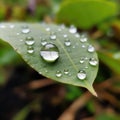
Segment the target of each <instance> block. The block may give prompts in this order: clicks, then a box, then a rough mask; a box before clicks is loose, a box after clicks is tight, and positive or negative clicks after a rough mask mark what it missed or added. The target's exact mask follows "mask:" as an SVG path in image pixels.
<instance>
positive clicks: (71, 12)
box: [57, 0, 117, 29]
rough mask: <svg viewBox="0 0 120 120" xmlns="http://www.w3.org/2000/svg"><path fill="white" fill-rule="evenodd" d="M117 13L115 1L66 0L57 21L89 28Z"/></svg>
mask: <svg viewBox="0 0 120 120" xmlns="http://www.w3.org/2000/svg"><path fill="white" fill-rule="evenodd" d="M116 14H117V5H116V4H115V2H110V1H105V0H102V1H101V0H75V1H71V0H70V1H69V0H67V1H64V2H63V4H62V5H61V8H60V10H59V11H58V13H57V22H59V23H61V22H64V23H66V24H74V25H76V26H77V27H79V28H81V29H89V28H91V27H93V26H95V25H97V24H99V23H100V22H103V21H105V20H107V19H109V18H111V17H113V16H115V15H116Z"/></svg>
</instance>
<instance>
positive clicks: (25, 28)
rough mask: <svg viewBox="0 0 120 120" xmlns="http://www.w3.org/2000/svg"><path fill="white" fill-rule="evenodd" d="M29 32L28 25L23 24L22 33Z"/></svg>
mask: <svg viewBox="0 0 120 120" xmlns="http://www.w3.org/2000/svg"><path fill="white" fill-rule="evenodd" d="M29 32H30V29H29V27H28V26H23V27H22V33H24V34H27V33H29Z"/></svg>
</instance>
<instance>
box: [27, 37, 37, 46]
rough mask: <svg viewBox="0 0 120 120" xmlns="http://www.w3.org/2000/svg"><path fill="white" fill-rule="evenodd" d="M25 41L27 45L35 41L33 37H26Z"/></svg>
mask: <svg viewBox="0 0 120 120" xmlns="http://www.w3.org/2000/svg"><path fill="white" fill-rule="evenodd" d="M25 43H26V44H27V45H33V44H34V43H35V41H34V38H33V37H26V39H25Z"/></svg>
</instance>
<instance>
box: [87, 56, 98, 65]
mask: <svg viewBox="0 0 120 120" xmlns="http://www.w3.org/2000/svg"><path fill="white" fill-rule="evenodd" d="M89 64H90V65H92V66H96V65H97V64H98V61H97V59H96V58H90V59H89Z"/></svg>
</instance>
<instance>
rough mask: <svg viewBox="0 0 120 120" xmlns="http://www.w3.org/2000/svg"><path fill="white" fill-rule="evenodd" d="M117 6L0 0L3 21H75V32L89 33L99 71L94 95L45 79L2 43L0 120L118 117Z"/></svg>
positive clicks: (90, 0) (115, 1)
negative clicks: (96, 55)
mask: <svg viewBox="0 0 120 120" xmlns="http://www.w3.org/2000/svg"><path fill="white" fill-rule="evenodd" d="M96 6H97V7H96ZM119 6H120V2H119V0H74V1H73V0H63V1H62V0H51V1H50V0H29V1H28V0H22V1H21V0H17V1H16V0H1V1H0V8H1V9H0V21H1V22H2V21H9V22H15V21H25V22H42V21H45V22H47V23H57V24H60V23H64V24H65V25H66V26H69V25H70V24H74V25H75V26H76V27H77V29H78V31H79V32H83V31H85V32H87V33H88V34H89V36H90V37H91V38H92V43H93V44H94V46H95V47H96V49H97V53H98V55H99V59H100V65H99V66H100V69H99V72H98V75H97V78H96V80H95V84H94V87H95V90H96V92H97V93H98V98H95V97H94V96H92V95H91V94H90V93H89V92H87V91H86V89H84V88H79V87H74V86H71V85H63V84H62V85H61V84H57V83H54V82H53V81H51V80H48V79H46V78H44V77H43V76H41V75H39V74H38V73H37V72H36V71H34V70H33V69H32V68H30V67H29V66H28V65H27V64H26V63H24V61H23V60H22V59H21V57H20V56H19V55H18V54H16V53H15V52H14V51H13V49H12V48H11V47H9V46H6V44H5V43H0V119H1V120H10V119H11V120H12V119H13V120H36V119H38V120H40V119H42V120H47V119H49V120H57V119H58V120H67V115H68V116H69V120H104V119H105V120H119V117H120V116H119V114H120V102H119V101H120V97H119V96H120V76H119V75H120V66H119V65H120V47H119V46H120V11H119V10H120V8H119ZM11 108H12V109H11ZM28 108H29V109H28Z"/></svg>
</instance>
